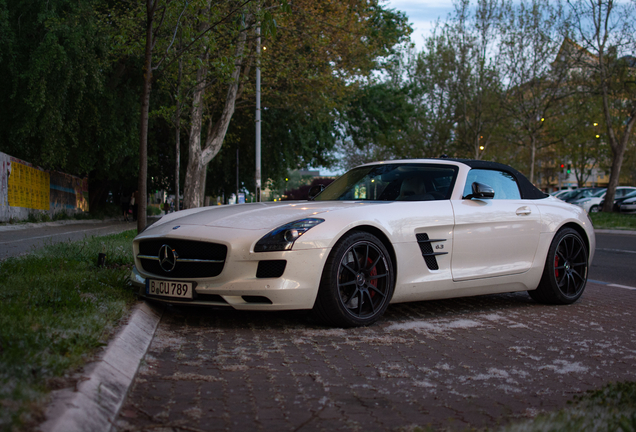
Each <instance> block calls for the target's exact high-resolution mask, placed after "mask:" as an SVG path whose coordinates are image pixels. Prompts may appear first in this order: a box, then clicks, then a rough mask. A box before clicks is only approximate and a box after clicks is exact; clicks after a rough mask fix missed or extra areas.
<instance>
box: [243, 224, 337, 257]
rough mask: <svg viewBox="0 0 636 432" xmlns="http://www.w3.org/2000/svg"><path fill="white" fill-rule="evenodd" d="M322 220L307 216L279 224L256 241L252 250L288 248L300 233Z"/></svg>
mask: <svg viewBox="0 0 636 432" xmlns="http://www.w3.org/2000/svg"><path fill="white" fill-rule="evenodd" d="M324 221H325V220H324V219H318V218H307V219H300V220H297V221H294V222H290V223H288V224H285V225H282V226H279V227H278V228H276V229H275V230H273V231H270V232H268V233H267V234H265V235H264V236H263V238H262V239H260V240H259V241H258V242H257V243H256V246H254V252H271V251H284V250H290V249H291V248H292V246H294V242H295V241H296V240H298V238H299V237H300V236H301V235H303V234H304V233H306V232H307V231H308V230H309V229H311V228H313V227H315V226H316V225H318V224H320V223H323V222H324Z"/></svg>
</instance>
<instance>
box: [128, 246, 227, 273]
mask: <svg viewBox="0 0 636 432" xmlns="http://www.w3.org/2000/svg"><path fill="white" fill-rule="evenodd" d="M163 245H168V246H170V247H171V248H172V249H174V250H175V251H176V252H177V254H178V255H179V256H178V260H177V263H176V265H175V268H174V269H173V270H172V271H169V272H168V271H165V270H164V269H163V268H161V265H160V264H159V260H158V257H159V250H160V249H161V247H162V246H163ZM139 255H145V256H146V257H152V258H141V257H140V258H139V259H140V261H141V267H142V269H143V270H144V271H145V272H146V273H151V274H153V275H157V276H160V277H169V278H204V277H214V276H218V275H219V274H220V273H221V271H223V266H224V265H225V258H226V256H227V246H225V245H222V244H218V243H208V242H202V241H195V240H183V239H171V238H165V239H149V240H142V241H140V242H139ZM155 257H157V258H155ZM183 260H202V261H220V262H192V261H183Z"/></svg>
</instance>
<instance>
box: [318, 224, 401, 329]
mask: <svg viewBox="0 0 636 432" xmlns="http://www.w3.org/2000/svg"><path fill="white" fill-rule="evenodd" d="M393 289H394V276H393V265H392V263H391V257H390V255H389V253H388V251H387V250H386V248H385V247H384V244H382V242H381V241H380V240H379V239H378V238H377V237H375V236H374V235H372V234H369V233H366V232H352V233H349V234H347V235H345V236H344V237H343V238H342V239H340V241H338V243H337V244H336V246H334V248H333V250H332V251H331V254H330V255H329V258H328V259H327V263H326V264H325V268H324V270H323V273H322V279H321V281H320V288H319V290H318V297H317V298H316V304H315V305H314V309H313V311H314V314H315V315H316V316H317V317H318V319H319V320H321V321H322V322H324V323H325V324H328V325H332V326H336V327H358V326H365V325H369V324H372V323H374V322H375V321H377V320H378V319H379V318H380V317H381V316H382V314H383V313H384V311H385V310H386V308H387V307H388V306H389V302H390V301H391V297H392V296H393Z"/></svg>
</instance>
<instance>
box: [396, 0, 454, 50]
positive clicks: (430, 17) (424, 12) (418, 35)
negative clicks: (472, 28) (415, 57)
mask: <svg viewBox="0 0 636 432" xmlns="http://www.w3.org/2000/svg"><path fill="white" fill-rule="evenodd" d="M386 6H387V7H388V8H390V9H397V10H400V11H402V12H405V13H406V15H407V17H408V19H409V23H410V24H411V26H412V27H413V34H412V35H411V40H412V41H413V43H415V46H416V47H417V49H418V51H419V50H421V49H422V48H423V47H424V37H426V36H427V35H428V34H429V32H430V31H431V29H432V28H433V25H434V24H435V21H436V20H437V18H440V19H441V21H444V20H445V19H446V17H447V16H448V14H449V13H451V12H452V11H453V2H452V1H451V0H438V1H434V0H388V1H387V2H386Z"/></svg>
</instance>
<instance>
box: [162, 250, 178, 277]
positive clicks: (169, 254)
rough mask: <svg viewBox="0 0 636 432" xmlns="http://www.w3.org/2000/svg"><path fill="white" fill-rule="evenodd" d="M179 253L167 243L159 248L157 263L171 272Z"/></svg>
mask: <svg viewBox="0 0 636 432" xmlns="http://www.w3.org/2000/svg"><path fill="white" fill-rule="evenodd" d="M178 259H179V254H178V253H177V251H176V250H174V249H172V248H171V247H170V246H168V245H167V244H165V245H163V246H161V248H160V249H159V265H160V266H161V268H162V269H163V270H164V271H165V272H166V273H168V272H171V271H172V270H174V268H175V266H176V265H177V260H178Z"/></svg>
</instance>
